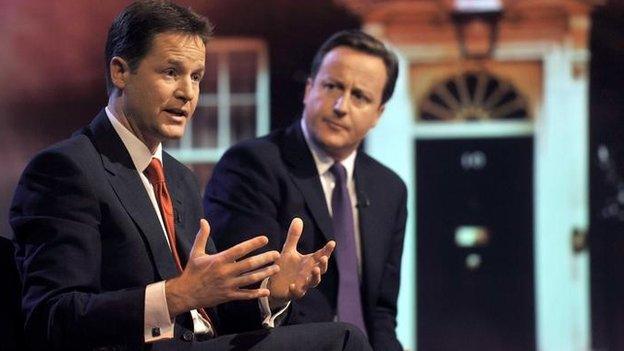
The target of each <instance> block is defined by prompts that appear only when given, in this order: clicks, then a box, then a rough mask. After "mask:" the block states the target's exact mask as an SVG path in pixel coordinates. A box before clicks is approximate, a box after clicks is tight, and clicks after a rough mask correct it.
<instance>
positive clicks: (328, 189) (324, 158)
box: [300, 118, 362, 277]
mask: <svg viewBox="0 0 624 351" xmlns="http://www.w3.org/2000/svg"><path fill="white" fill-rule="evenodd" d="M300 123H301V129H302V131H303V136H304V138H305V141H306V144H307V145H308V149H310V152H311V153H312V158H314V164H315V165H316V170H317V171H318V175H319V179H320V180H321V185H322V186H323V193H324V194H325V201H326V203H327V209H328V210H329V214H330V215H332V206H331V198H332V192H333V191H334V187H335V186H336V180H335V179H334V175H333V173H332V172H331V171H330V170H329V169H330V168H331V166H333V164H334V163H335V162H336V161H335V160H334V159H333V158H332V157H331V156H329V155H328V154H327V153H326V152H325V151H323V149H322V148H321V147H320V146H318V145H317V144H316V143H315V142H314V140H313V139H312V138H311V136H310V132H309V131H308V127H307V126H306V124H305V121H304V120H303V118H301V121H300ZM356 156H357V150H354V151H353V152H352V153H351V154H349V156H347V158H345V159H344V160H342V161H340V164H342V165H343V166H344V168H345V169H346V170H347V190H348V191H349V198H350V200H351V209H352V211H353V229H354V230H353V232H354V233H355V247H356V255H357V260H358V274H359V275H360V277H361V276H362V254H361V251H362V250H361V244H360V225H359V218H360V216H359V211H358V208H357V193H356V190H355V181H354V180H353V171H354V169H355V157H356Z"/></svg>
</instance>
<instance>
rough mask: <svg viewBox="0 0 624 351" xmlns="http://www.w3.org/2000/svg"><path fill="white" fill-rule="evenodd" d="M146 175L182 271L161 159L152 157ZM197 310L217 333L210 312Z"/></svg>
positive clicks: (178, 265) (179, 269)
mask: <svg viewBox="0 0 624 351" xmlns="http://www.w3.org/2000/svg"><path fill="white" fill-rule="evenodd" d="M145 175H146V176H147V179H149V182H150V183H151V184H152V186H153V187H154V195H156V200H157V201H158V207H160V214H161V215H162V219H163V222H164V224H165V229H166V232H167V238H168V239H169V246H170V247H171V253H172V254H173V260H174V261H175V264H176V267H178V271H179V272H182V271H183V269H184V268H183V267H182V261H181V260H180V255H179V254H178V245H177V243H176V233H175V224H174V221H173V203H172V202H171V196H169V191H168V190H167V183H165V172H164V171H163V167H162V164H161V163H160V160H159V159H157V158H152V161H151V162H150V164H149V166H147V168H146V169H145ZM197 311H198V312H199V314H201V316H202V317H204V318H205V319H206V320H207V321H208V324H210V326H211V328H212V331H213V332H214V333H215V335H216V329H215V327H214V324H213V323H212V321H211V320H210V317H209V316H208V313H206V311H205V310H204V309H203V308H198V309H197Z"/></svg>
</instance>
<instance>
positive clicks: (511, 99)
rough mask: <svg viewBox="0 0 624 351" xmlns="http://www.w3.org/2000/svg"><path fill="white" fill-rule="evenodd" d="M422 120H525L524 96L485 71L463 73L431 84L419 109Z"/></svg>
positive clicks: (526, 106)
mask: <svg viewBox="0 0 624 351" xmlns="http://www.w3.org/2000/svg"><path fill="white" fill-rule="evenodd" d="M420 118H421V119H423V120H439V121H460V120H468V121H470V120H490V119H514V120H518V119H528V118H529V106H528V103H527V101H526V99H525V98H524V96H523V95H522V94H521V93H520V92H519V91H518V90H517V89H516V88H515V87H514V86H513V85H512V84H511V83H509V82H507V81H504V80H501V79H499V78H498V77H496V76H494V75H492V74H490V73H489V72H486V71H478V72H466V73H462V74H459V75H456V76H453V77H451V78H448V79H446V80H444V81H443V82H441V83H439V84H437V85H435V86H434V87H433V88H432V89H431V91H430V92H429V94H428V95H427V97H426V98H425V99H424V100H423V102H422V104H421V106H420Z"/></svg>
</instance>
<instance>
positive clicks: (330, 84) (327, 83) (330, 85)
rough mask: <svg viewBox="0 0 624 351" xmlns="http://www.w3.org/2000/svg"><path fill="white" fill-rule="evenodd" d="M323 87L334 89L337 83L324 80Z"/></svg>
mask: <svg viewBox="0 0 624 351" xmlns="http://www.w3.org/2000/svg"><path fill="white" fill-rule="evenodd" d="M323 88H325V89H327V90H334V89H336V88H337V85H336V84H334V83H332V82H325V83H323Z"/></svg>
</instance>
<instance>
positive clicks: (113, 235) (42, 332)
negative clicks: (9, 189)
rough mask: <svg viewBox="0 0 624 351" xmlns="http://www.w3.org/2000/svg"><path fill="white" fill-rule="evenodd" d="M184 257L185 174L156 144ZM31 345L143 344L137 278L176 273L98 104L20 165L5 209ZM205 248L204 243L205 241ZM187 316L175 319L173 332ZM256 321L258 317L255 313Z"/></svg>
mask: <svg viewBox="0 0 624 351" xmlns="http://www.w3.org/2000/svg"><path fill="white" fill-rule="evenodd" d="M163 164H164V170H165V177H166V179H167V184H168V188H169V192H170V194H171V197H172V200H173V206H174V209H175V225H176V233H177V240H178V247H179V248H180V251H181V252H182V259H183V261H186V259H187V253H188V252H189V250H190V248H191V246H192V242H193V240H194V237H195V234H196V233H197V231H198V229H199V219H200V218H201V217H202V213H201V199H200V195H199V190H198V189H199V187H198V185H197V182H196V179H195V177H194V176H193V175H192V173H191V172H190V171H189V170H188V169H187V168H186V167H184V166H183V165H182V164H180V163H179V162H177V161H176V160H174V159H173V158H172V157H171V156H170V155H168V154H167V153H165V152H163ZM10 221H11V226H12V227H13V229H14V232H15V241H16V247H17V249H16V253H15V255H16V260H17V263H18V267H19V270H20V273H21V276H22V280H23V298H22V308H23V312H24V315H25V319H26V320H25V330H26V335H27V338H28V342H29V344H30V345H31V347H32V348H33V349H36V350H44V349H60V350H68V349H82V350H84V349H92V348H95V347H100V346H110V345H118V346H119V347H120V348H121V349H126V348H128V349H138V348H141V347H143V345H142V344H143V328H144V326H143V321H144V305H145V304H144V298H145V287H146V285H147V284H149V283H152V282H156V281H160V280H164V279H168V278H171V277H174V276H176V275H177V274H178V272H177V269H176V266H175V264H174V261H173V258H172V255H171V251H170V249H169V247H168V245H167V242H166V239H165V237H164V234H163V231H162V227H161V226H160V223H159V221H158V218H157V216H156V213H155V211H154V209H153V206H152V204H151V202H150V200H149V197H148V195H147V192H146V191H145V188H144V186H143V183H142V182H141V179H140V178H139V175H138V173H137V171H136V169H135V168H134V165H133V163H132V160H131V158H130V155H129V153H128V152H127V150H126V148H125V146H124V145H123V143H122V141H121V139H120V138H119V136H118V135H117V133H116V132H115V131H114V129H113V127H112V125H111V124H110V121H109V120H108V119H107V117H106V114H105V112H104V111H101V112H100V113H99V115H98V116H97V117H96V118H95V119H94V120H93V121H92V123H91V124H90V125H89V126H87V127H86V128H84V129H83V130H81V131H79V132H77V133H76V134H74V136H72V138H70V139H68V140H65V141H63V142H61V143H59V144H56V145H53V146H52V147H50V148H48V149H46V150H44V151H42V152H41V153H39V154H38V155H37V156H35V157H34V159H33V160H32V161H31V162H30V163H29V165H28V166H27V167H26V169H25V171H24V173H23V175H22V177H21V179H20V181H19V184H18V187H17V190H16V191H15V196H14V200H13V204H12V207H11V213H10ZM208 250H209V251H214V245H213V244H212V243H210V244H209V247H208ZM185 318H188V314H183V315H182V316H180V318H179V319H178V320H177V321H179V322H180V323H179V324H178V323H176V333H177V334H179V333H182V332H184V328H183V327H182V325H189V326H190V324H189V323H185V322H184V319H185ZM258 319H259V318H258Z"/></svg>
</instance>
